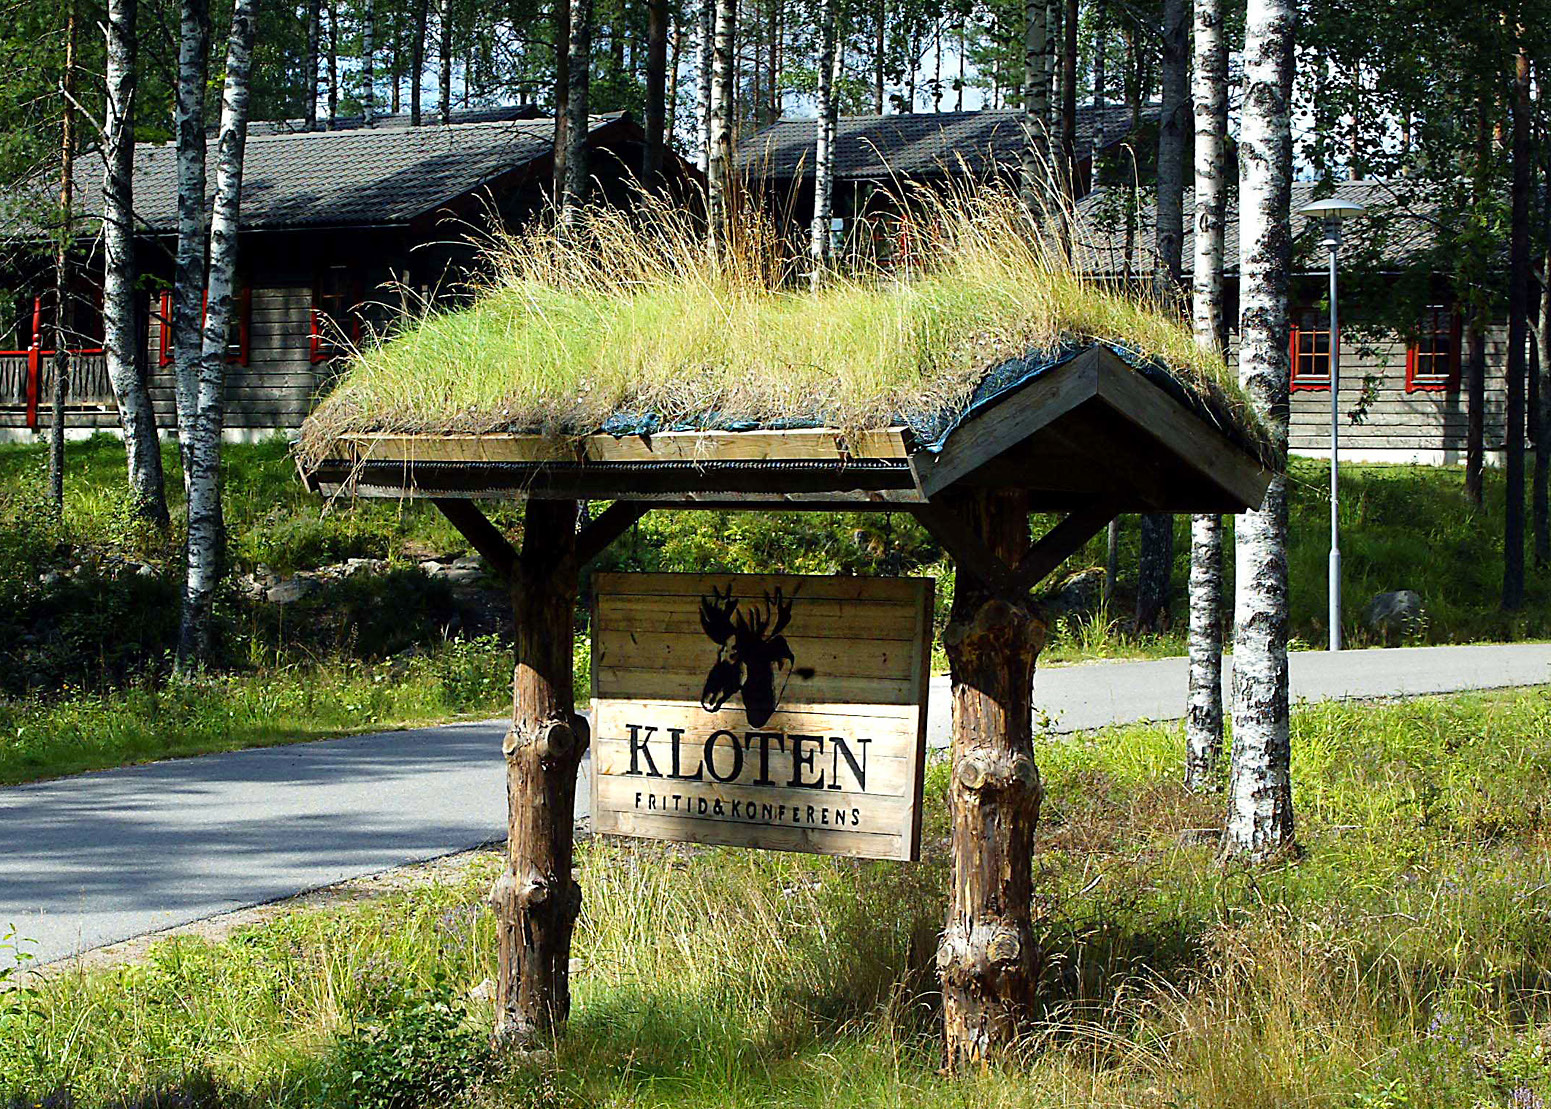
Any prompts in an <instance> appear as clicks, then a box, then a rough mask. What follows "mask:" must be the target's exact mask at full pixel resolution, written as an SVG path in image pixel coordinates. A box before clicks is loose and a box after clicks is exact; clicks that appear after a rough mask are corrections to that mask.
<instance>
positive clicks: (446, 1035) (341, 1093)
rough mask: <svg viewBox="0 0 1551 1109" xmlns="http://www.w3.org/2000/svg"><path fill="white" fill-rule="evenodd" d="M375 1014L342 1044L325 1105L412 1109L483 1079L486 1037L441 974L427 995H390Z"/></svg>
mask: <svg viewBox="0 0 1551 1109" xmlns="http://www.w3.org/2000/svg"><path fill="white" fill-rule="evenodd" d="M372 1008H374V1009H375V1010H376V1012H375V1013H374V1014H373V1015H372V1016H371V1017H370V1018H368V1019H367V1020H365V1021H362V1022H360V1023H357V1024H356V1025H355V1026H354V1027H352V1028H351V1029H350V1031H349V1032H348V1033H346V1034H345V1035H344V1036H343V1037H341V1038H340V1040H339V1044H338V1047H337V1053H336V1056H335V1059H334V1061H333V1067H332V1070H331V1072H330V1074H329V1075H328V1077H327V1079H326V1081H325V1086H324V1098H323V1100H324V1104H326V1105H351V1106H355V1107H356V1109H416V1107H417V1106H421V1105H441V1104H444V1103H446V1102H448V1101H451V1100H452V1099H453V1098H455V1097H457V1096H458V1095H460V1094H462V1093H463V1092H464V1091H465V1090H467V1089H469V1087H471V1086H473V1085H474V1084H475V1083H477V1082H478V1081H479V1080H480V1078H481V1077H483V1076H484V1074H485V1073H486V1072H487V1071H488V1069H489V1066H490V1052H489V1047H488V1044H487V1043H486V1040H485V1037H484V1035H483V1033H481V1032H478V1031H476V1030H475V1029H474V1028H473V1027H471V1026H470V1025H469V1024H468V1021H467V1013H466V1012H465V1011H464V1008H463V1004H462V1003H461V1002H460V1001H459V1000H458V999H457V997H456V996H455V995H454V994H453V991H452V987H451V986H450V985H449V984H448V983H447V979H446V978H445V977H444V976H442V975H440V974H438V976H437V977H436V978H435V980H434V981H433V982H432V984H431V985H430V986H429V987H426V988H422V989H419V990H413V989H407V988H392V989H389V990H387V991H384V992H383V993H382V995H381V996H380V997H379V998H377V999H376V1003H375V1004H374V1005H373V1006H372Z"/></svg>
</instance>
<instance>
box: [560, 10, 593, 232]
mask: <svg viewBox="0 0 1551 1109" xmlns="http://www.w3.org/2000/svg"><path fill="white" fill-rule="evenodd" d="M570 31H571V39H570V48H569V52H570V60H569V61H568V63H567V67H566V73H567V77H568V84H569V88H568V89H567V90H566V101H565V127H566V155H565V195H564V200H563V201H562V204H561V215H562V218H564V217H565V215H566V214H567V213H574V212H575V211H576V206H577V205H578V204H580V203H582V201H583V200H585V199H586V198H587V184H588V181H589V176H588V166H587V133H588V125H587V93H588V84H589V77H590V75H591V73H592V0H571V21H570Z"/></svg>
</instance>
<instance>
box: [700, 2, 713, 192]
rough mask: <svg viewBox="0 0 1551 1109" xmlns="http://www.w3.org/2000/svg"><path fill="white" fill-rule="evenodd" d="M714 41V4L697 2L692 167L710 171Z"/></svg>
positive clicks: (701, 170)
mask: <svg viewBox="0 0 1551 1109" xmlns="http://www.w3.org/2000/svg"><path fill="white" fill-rule="evenodd" d="M715 37H716V0H701V4H700V41H699V50H698V52H697V53H696V56H695V98H696V101H695V102H696V105H697V107H698V110H697V112H696V113H695V165H696V166H697V167H699V169H700V172H702V173H706V172H708V171H709V170H710V155H711V74H712V70H713V64H712V60H711V57H712V53H713V49H712V41H713V40H714V39H715Z"/></svg>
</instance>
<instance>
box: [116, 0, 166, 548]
mask: <svg viewBox="0 0 1551 1109" xmlns="http://www.w3.org/2000/svg"><path fill="white" fill-rule="evenodd" d="M136 2H137V0H109V2H108V12H107V16H108V19H107V40H108V42H107V59H106V60H107V66H106V73H107V105H106V108H107V119H106V121H105V123H106V126H105V127H104V128H103V134H104V147H105V149H104V151H103V154H104V160H105V161H106V162H107V171H106V172H105V174H104V175H103V187H102V247H103V251H102V252H103V280H102V325H103V348H104V351H105V355H104V357H105V361H106V362H107V370H108V381H109V383H110V384H111V385H112V387H113V397H114V400H115V401H117V403H118V414H119V425H120V427H121V428H122V429H123V432H124V452H125V454H126V456H127V459H128V466H129V490H130V496H131V498H132V499H133V501H134V510H135V513H136V514H137V515H138V516H140V517H142V518H143V519H146V520H150V521H151V522H152V523H154V524H156V525H157V526H158V527H163V528H165V527H166V526H167V524H168V518H167V495H166V492H165V490H164V489H163V488H162V452H161V444H160V442H159V441H158V440H157V436H156V413H155V411H154V410H153V409H152V407H151V395H150V392H149V391H148V390H147V389H146V385H145V378H144V376H143V375H142V373H141V359H142V358H143V357H144V355H145V350H144V347H143V345H142V344H141V343H140V341H139V336H140V328H139V327H138V326H137V321H136V311H135V309H136V300H137V299H138V298H137V296H136V292H135V237H134V165H135V118H134V111H135V17H136V14H137V13H136Z"/></svg>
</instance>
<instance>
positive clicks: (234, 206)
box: [177, 0, 258, 675]
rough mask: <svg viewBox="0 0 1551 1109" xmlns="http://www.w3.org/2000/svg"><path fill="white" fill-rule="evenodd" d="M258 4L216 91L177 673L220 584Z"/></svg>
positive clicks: (195, 653)
mask: <svg viewBox="0 0 1551 1109" xmlns="http://www.w3.org/2000/svg"><path fill="white" fill-rule="evenodd" d="M257 22H258V0H237V3H236V7H235V9H234V10H233V12H232V29H231V34H230V36H229V37H228V39H227V43H226V83H225V86H224V87H223V89H222V91H221V130H220V137H219V139H218V140H217V146H216V168H215V203H214V206H213V208H212V211H211V216H210V269H209V276H208V279H207V285H206V295H207V310H206V313H205V324H204V337H203V339H204V341H203V343H202V344H201V349H200V355H199V389H198V394H197V398H196V405H195V412H194V428H193V430H194V435H193V441H192V443H190V451H189V453H190V455H191V456H192V467H191V477H190V481H189V494H188V557H187V561H188V576H187V580H186V583H185V586H184V591H183V620H182V624H181V627H180V629H179V635H178V658H177V670H178V672H179V673H180V674H184V675H187V674H190V673H192V672H193V671H195V670H197V669H200V668H203V667H204V666H205V665H206V664H207V663H208V662H209V660H210V653H211V631H212V621H211V603H212V601H213V600H214V598H215V588H216V584H217V582H218V581H219V580H220V573H221V547H222V542H223V531H224V528H223V526H222V513H221V431H222V428H223V425H224V423H225V414H226V413H225V403H226V332H227V327H228V325H229V323H230V320H231V315H232V301H233V293H234V292H235V289H236V278H237V236H238V231H239V229H240V227H241V213H242V160H243V150H244V148H245V147H246V145H247V138H248V86H249V82H248V77H249V74H250V72H251V70H252V68H253V30H254V25H255V24H256V23H257Z"/></svg>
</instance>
